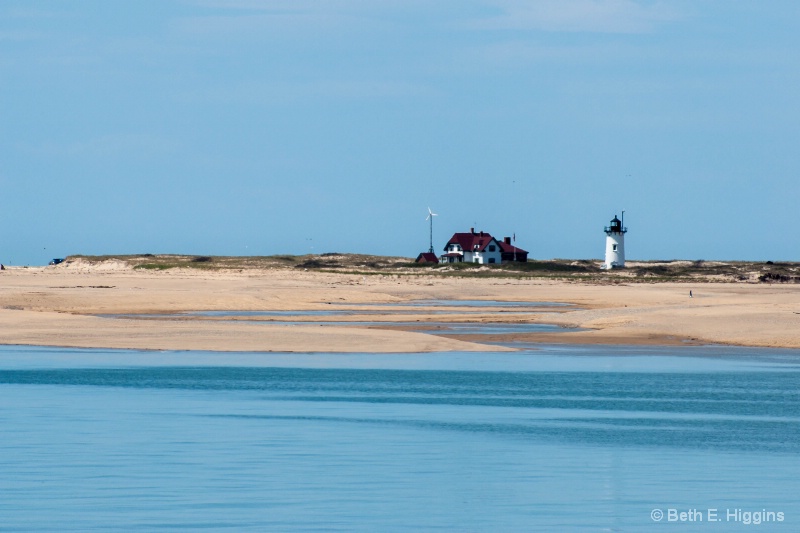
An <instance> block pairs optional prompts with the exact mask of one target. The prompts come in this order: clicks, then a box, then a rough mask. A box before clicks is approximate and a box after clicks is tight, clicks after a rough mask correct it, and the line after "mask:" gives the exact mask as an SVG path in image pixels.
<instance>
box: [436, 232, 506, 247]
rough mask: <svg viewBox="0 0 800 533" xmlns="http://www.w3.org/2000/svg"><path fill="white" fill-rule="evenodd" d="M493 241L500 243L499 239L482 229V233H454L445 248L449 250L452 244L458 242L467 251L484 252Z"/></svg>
mask: <svg viewBox="0 0 800 533" xmlns="http://www.w3.org/2000/svg"><path fill="white" fill-rule="evenodd" d="M492 241H494V242H495V243H497V244H500V243H499V242H498V241H497V239H495V238H494V237H492V236H491V235H489V234H488V233H484V232H482V231H481V232H480V233H454V234H453V236H452V237H450V240H449V241H447V244H446V245H445V247H444V250H445V251H447V250H448V248H449V247H450V245H451V244H458V245H459V246H461V249H462V250H463V251H465V252H474V251H478V252H483V251H485V249H486V247H487V246H489V244H490V243H491V242H492Z"/></svg>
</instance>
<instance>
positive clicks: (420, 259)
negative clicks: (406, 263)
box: [417, 252, 439, 263]
mask: <svg viewBox="0 0 800 533" xmlns="http://www.w3.org/2000/svg"><path fill="white" fill-rule="evenodd" d="M438 262H439V258H438V257H436V254H434V253H431V252H423V253H421V254H419V255H418V256H417V263H438Z"/></svg>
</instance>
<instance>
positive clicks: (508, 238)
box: [503, 237, 511, 244]
mask: <svg viewBox="0 0 800 533" xmlns="http://www.w3.org/2000/svg"><path fill="white" fill-rule="evenodd" d="M503 242H504V243H506V244H511V237H503Z"/></svg>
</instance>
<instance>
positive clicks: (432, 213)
mask: <svg viewBox="0 0 800 533" xmlns="http://www.w3.org/2000/svg"><path fill="white" fill-rule="evenodd" d="M438 216H439V215H437V214H436V213H434V212H433V211H431V208H430V207H429V208H428V216H427V217H425V220H430V221H431V247H430V249H429V250H428V252H430V253H433V217H438Z"/></svg>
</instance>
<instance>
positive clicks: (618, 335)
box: [0, 262, 800, 353]
mask: <svg viewBox="0 0 800 533" xmlns="http://www.w3.org/2000/svg"><path fill="white" fill-rule="evenodd" d="M690 290H691V291H692V295H693V297H691V298H690V297H689V291H690ZM414 300H492V301H517V302H561V303H569V304H573V306H570V307H559V308H534V309H532V310H531V312H527V313H523V314H518V313H509V309H508V308H503V307H492V306H488V307H485V308H484V307H482V308H480V309H479V310H477V311H473V312H472V313H470V314H468V315H467V314H464V313H458V312H455V311H453V313H452V314H448V313H447V308H444V310H442V309H438V310H434V309H433V308H431V307H425V306H420V307H416V306H415V307H413V308H411V310H409V309H408V308H406V309H405V310H404V311H403V314H402V316H401V317H400V316H398V315H397V313H396V312H395V310H396V305H397V304H402V303H404V302H411V301H414ZM393 306H394V307H393ZM326 309H327V310H330V309H337V310H342V311H350V312H351V314H348V315H344V316H335V317H325V316H310V317H308V316H307V317H302V316H300V317H293V318H292V319H291V320H292V322H293V323H292V324H270V325H268V326H265V325H263V324H258V323H255V324H254V323H253V320H255V319H253V320H221V319H219V317H207V316H206V317H204V316H194V317H190V316H177V317H176V316H174V315H175V314H176V313H184V312H192V311H323V310H326ZM112 315H116V316H112ZM119 315H126V316H123V317H120V316H119ZM142 315H144V316H142ZM258 320H262V321H270V320H271V321H276V320H277V321H281V320H285V319H280V318H277V319H276V318H274V317H273V318H271V319H270V318H264V317H262V318H258ZM326 320H327V321H333V322H336V323H335V324H331V325H324V326H322V325H320V324H319V323H318V322H320V321H326ZM398 320H402V321H404V322H414V323H422V324H424V323H425V322H431V321H439V322H442V321H448V322H467V321H469V322H483V323H548V324H558V325H561V326H565V327H570V328H581V329H582V330H581V331H564V332H555V333H553V332H549V333H538V332H537V333H522V334H514V335H501V336H486V335H481V336H476V335H449V336H447V337H445V336H438V335H436V336H435V335H429V334H425V333H419V332H413V331H407V330H404V329H408V328H398V327H396V326H390V325H387V326H386V327H381V326H380V325H374V324H372V325H364V324H354V325H347V324H345V323H343V322H365V321H369V322H392V321H398ZM304 321H308V322H314V323H313V324H303V323H302V322H304ZM512 339H513V340H517V341H524V342H530V343H580V344H585V343H597V344H663V345H669V344H685V343H695V344H710V343H718V344H733V345H743V346H764V347H786V348H800V285H791V284H783V285H781V284H774V285H771V284H764V283H761V284H758V283H712V282H698V283H693V284H688V283H630V284H625V283H619V284H592V283H576V282H567V281H551V280H522V279H503V278H458V277H442V276H436V275H414V276H398V275H371V276H364V275H358V274H347V273H325V272H313V271H302V270H297V269H265V270H261V271H243V272H234V271H198V270H192V269H172V270H165V271H157V272H151V271H142V270H133V269H131V268H129V267H126V266H124V265H118V264H114V263H110V264H100V265H85V264H81V263H80V262H78V263H73V264H69V265H67V264H64V265H58V266H56V267H41V268H21V267H20V268H9V269H6V270H4V271H2V272H0V343H2V344H13V345H46V346H69V347H94V348H129V349H144V350H212V351H264V352H266V351H277V352H408V353H412V352H414V353H418V352H433V351H499V350H507V348H502V347H498V346H495V345H486V344H482V343H486V342H495V341H504V340H505V341H507V340H512Z"/></svg>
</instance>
